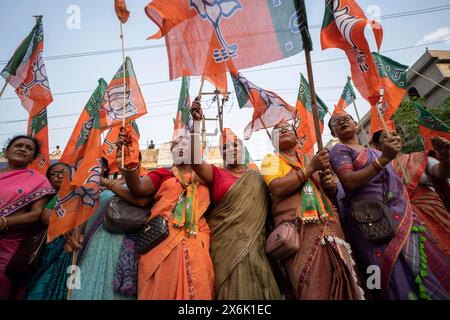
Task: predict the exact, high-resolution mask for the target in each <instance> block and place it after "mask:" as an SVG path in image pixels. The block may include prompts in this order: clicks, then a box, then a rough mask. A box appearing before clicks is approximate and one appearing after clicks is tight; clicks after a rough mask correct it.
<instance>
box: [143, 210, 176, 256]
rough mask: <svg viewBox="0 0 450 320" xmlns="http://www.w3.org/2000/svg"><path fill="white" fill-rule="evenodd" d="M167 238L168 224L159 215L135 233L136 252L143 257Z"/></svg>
mask: <svg viewBox="0 0 450 320" xmlns="http://www.w3.org/2000/svg"><path fill="white" fill-rule="evenodd" d="M168 236H169V222H168V221H167V219H166V218H165V217H163V216H161V215H159V216H156V217H154V218H152V219H150V220H149V221H148V222H147V223H145V224H144V226H143V227H142V228H141V229H140V230H139V232H138V233H137V239H136V251H137V253H138V254H140V255H143V254H146V253H147V252H149V251H150V250H151V249H153V248H154V247H156V246H157V245H158V244H160V243H161V242H162V241H163V240H164V239H166V238H167V237H168Z"/></svg>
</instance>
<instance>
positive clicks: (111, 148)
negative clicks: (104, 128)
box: [104, 133, 116, 156]
mask: <svg viewBox="0 0 450 320" xmlns="http://www.w3.org/2000/svg"><path fill="white" fill-rule="evenodd" d="M108 134H109V133H108ZM104 144H106V145H107V146H108V149H106V151H105V154H106V155H108V156H109V155H111V154H112V153H113V152H114V150H116V144H115V143H114V142H111V141H109V140H108V139H105V141H104Z"/></svg>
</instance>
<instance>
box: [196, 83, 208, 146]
mask: <svg viewBox="0 0 450 320" xmlns="http://www.w3.org/2000/svg"><path fill="white" fill-rule="evenodd" d="M204 84H205V78H203V77H202V80H201V82H200V89H199V90H198V95H197V97H199V98H200V100H201V99H202V91H203V85H204ZM202 149H203V151H205V149H206V120H205V115H203V117H202Z"/></svg>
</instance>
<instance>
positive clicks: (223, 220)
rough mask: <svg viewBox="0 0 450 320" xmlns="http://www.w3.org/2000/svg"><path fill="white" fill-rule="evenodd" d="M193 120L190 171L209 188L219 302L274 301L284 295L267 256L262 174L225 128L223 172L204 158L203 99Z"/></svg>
mask: <svg viewBox="0 0 450 320" xmlns="http://www.w3.org/2000/svg"><path fill="white" fill-rule="evenodd" d="M191 114H192V118H193V119H194V130H193V133H192V137H193V146H194V150H193V153H192V163H193V164H192V169H193V170H194V171H195V172H196V173H197V174H198V176H199V177H200V178H202V180H204V181H205V183H206V184H208V185H209V186H210V190H211V193H212V201H213V202H214V205H215V207H214V209H213V210H212V211H211V212H210V213H209V214H208V216H207V220H208V224H209V227H210V228H211V250H210V252H211V258H212V261H213V263H214V270H215V273H216V286H215V289H216V298H217V299H219V300H243V299H246V300H271V299H280V298H281V295H280V292H279V289H278V286H277V283H276V281H275V278H274V275H273V273H272V270H271V267H270V265H269V262H268V260H267V257H266V255H265V252H264V242H265V239H266V234H265V222H266V217H267V212H268V210H269V197H268V194H267V190H266V187H265V185H264V181H263V180H262V179H261V176H260V175H259V173H257V172H256V171H254V170H250V169H248V168H247V167H246V165H245V163H246V161H245V149H244V145H243V144H242V141H241V140H240V139H239V138H238V137H237V136H236V135H235V134H234V133H233V132H232V131H231V130H230V129H227V128H226V129H224V131H223V135H222V139H221V152H222V156H223V160H224V168H219V167H216V166H214V165H210V164H208V163H206V162H203V161H202V160H201V157H200V156H199V155H200V154H201V150H200V145H201V142H200V139H199V136H200V133H199V127H198V125H199V124H200V120H201V119H202V109H201V105H200V100H199V98H197V99H195V100H194V102H193V103H192V107H191Z"/></svg>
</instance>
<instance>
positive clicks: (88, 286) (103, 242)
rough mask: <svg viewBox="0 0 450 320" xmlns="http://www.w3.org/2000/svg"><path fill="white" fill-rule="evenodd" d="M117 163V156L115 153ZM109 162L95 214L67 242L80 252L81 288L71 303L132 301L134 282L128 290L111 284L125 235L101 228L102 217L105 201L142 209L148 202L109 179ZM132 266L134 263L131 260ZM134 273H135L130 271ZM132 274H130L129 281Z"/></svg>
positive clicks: (78, 263)
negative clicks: (116, 200) (77, 235)
mask: <svg viewBox="0 0 450 320" xmlns="http://www.w3.org/2000/svg"><path fill="white" fill-rule="evenodd" d="M118 159H119V162H120V153H118ZM108 177H109V168H108V161H107V160H106V159H105V158H102V177H101V178H100V185H101V189H100V190H101V193H100V204H99V207H98V209H97V210H96V211H95V213H94V214H93V215H92V216H91V217H90V218H89V220H88V221H87V222H86V224H85V226H83V227H82V228H81V229H82V230H83V231H82V232H81V233H76V234H80V235H82V236H79V238H76V237H74V236H73V234H72V237H71V239H70V241H69V243H68V244H69V246H70V248H69V251H71V250H72V249H74V248H76V249H79V250H80V251H79V253H78V258H77V265H78V266H79V268H80V272H81V274H82V276H81V279H80V289H74V290H73V300H134V299H136V287H135V286H133V283H131V285H130V286H129V288H127V289H128V290H120V289H119V290H117V289H118V288H116V286H115V285H114V280H115V273H116V268H117V264H118V263H119V260H120V258H121V251H122V246H123V243H124V240H125V238H126V235H125V234H116V233H111V232H109V231H108V230H106V228H105V227H104V224H103V221H104V215H105V209H106V205H107V204H108V201H109V200H110V199H111V198H112V197H113V196H114V195H117V196H119V197H120V198H121V199H123V200H125V201H126V202H128V203H130V204H132V205H135V206H139V207H145V206H146V205H148V204H149V202H150V199H148V198H147V199H144V198H138V197H135V196H134V195H133V194H131V192H130V191H129V190H128V188H127V187H126V186H124V185H123V181H120V180H109V179H108ZM130 262H131V263H133V262H134V261H130ZM132 271H135V270H132ZM132 276H133V275H130V277H131V278H133V277H132Z"/></svg>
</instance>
